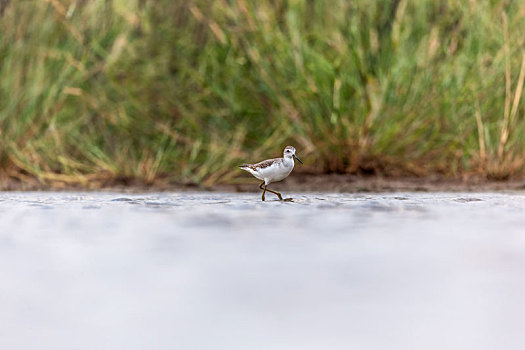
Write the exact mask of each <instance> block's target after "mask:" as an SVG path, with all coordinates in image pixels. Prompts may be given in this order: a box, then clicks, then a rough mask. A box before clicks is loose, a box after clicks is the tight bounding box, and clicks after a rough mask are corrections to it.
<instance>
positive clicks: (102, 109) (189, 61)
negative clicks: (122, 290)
mask: <svg viewBox="0 0 525 350" xmlns="http://www.w3.org/2000/svg"><path fill="white" fill-rule="evenodd" d="M523 28H525V3H523V2H520V1H505V0H494V1H481V0H472V1H457V0H440V1H433V0H418V1H416V0H379V1H368V0H354V1H347V0H331V1H315V0H214V1H210V0H206V1H205V0H184V1H183V0H35V1H15V0H11V1H9V0H0V33H1V34H0V76H1V79H0V146H1V147H0V174H2V178H3V179H6V178H16V179H21V180H26V179H30V178H37V179H38V180H39V181H41V182H43V183H49V184H81V185H85V186H96V185H100V184H105V183H108V181H109V182H111V181H115V180H117V181H119V180H120V181H127V180H130V179H139V180H141V181H143V182H146V183H153V182H155V181H168V182H179V183H199V184H204V185H208V184H213V183H216V182H221V181H222V182H225V181H232V180H233V179H234V178H235V177H236V176H237V174H238V173H237V172H236V171H235V170H234V165H236V164H237V163H238V162H239V161H242V162H244V161H249V160H258V159H260V158H264V157H267V156H270V155H272V156H273V155H278V154H279V153H280V152H281V150H282V148H283V147H284V146H285V145H286V144H288V143H290V144H294V145H295V146H296V148H297V149H298V150H299V151H300V153H301V154H302V155H304V158H306V160H307V163H308V164H309V165H308V166H307V167H306V168H305V169H309V170H310V171H315V172H340V173H375V174H384V175H418V176H424V175H429V174H436V173H438V174H442V175H445V176H462V175H469V174H476V175H481V176H487V177H492V178H498V179H502V178H507V177H509V176H522V175H523V174H524V169H525V157H524V151H525V138H524V137H523V136H522V135H524V132H525V119H524V117H525V107H524V101H523V94H524V93H523V84H524V79H525V37H524V36H523V34H522V33H523Z"/></svg>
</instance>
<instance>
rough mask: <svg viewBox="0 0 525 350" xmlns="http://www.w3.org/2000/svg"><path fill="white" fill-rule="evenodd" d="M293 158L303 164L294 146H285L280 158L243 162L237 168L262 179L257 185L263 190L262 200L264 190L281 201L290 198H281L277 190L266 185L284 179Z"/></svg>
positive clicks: (292, 164)
mask: <svg viewBox="0 0 525 350" xmlns="http://www.w3.org/2000/svg"><path fill="white" fill-rule="evenodd" d="M294 158H295V159H297V161H298V162H299V163H301V164H303V162H302V161H301V160H300V159H299V157H297V156H296V155H295V148H293V147H292V146H286V148H285V149H284V152H283V157H282V158H274V159H267V160H263V161H262V162H259V163H256V164H243V165H240V166H239V168H241V169H242V170H246V171H247V172H249V173H250V174H252V175H253V176H255V177H256V178H257V179H259V180H263V182H262V183H261V184H260V185H259V188H260V189H261V190H263V193H262V200H263V201H264V194H265V193H266V191H268V192H271V193H274V194H276V195H277V197H279V200H281V201H282V200H284V201H291V200H292V198H286V199H283V196H281V194H280V193H279V192H277V191H273V190H270V189H269V188H267V187H266V186H268V185H269V184H270V183H271V182H277V181H281V180H284V179H285V178H286V177H287V176H288V175H290V173H291V172H292V170H293V166H294V161H293V159H294ZM263 186H264V187H263Z"/></svg>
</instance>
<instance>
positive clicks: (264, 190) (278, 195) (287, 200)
mask: <svg viewBox="0 0 525 350" xmlns="http://www.w3.org/2000/svg"><path fill="white" fill-rule="evenodd" d="M263 186H264V187H263ZM259 188H260V189H261V190H263V193H262V200H263V201H264V199H265V197H264V194H265V193H266V191H268V192H271V193H273V194H276V195H277V197H279V200H280V201H285V202H290V201H292V198H286V199H283V196H282V195H281V194H280V193H279V192H277V191H274V190H270V189H269V188H268V187H266V185H265V182H263V183H261V184H260V185H259Z"/></svg>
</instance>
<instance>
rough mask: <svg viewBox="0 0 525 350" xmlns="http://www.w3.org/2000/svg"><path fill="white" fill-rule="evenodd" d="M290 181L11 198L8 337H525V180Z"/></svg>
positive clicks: (92, 343) (6, 246) (394, 345)
mask: <svg viewBox="0 0 525 350" xmlns="http://www.w3.org/2000/svg"><path fill="white" fill-rule="evenodd" d="M285 194H286V196H287V197H290V196H291V197H293V198H294V202H290V203H284V202H279V201H274V200H272V198H271V197H268V198H267V199H268V200H267V201H266V202H261V201H260V194H258V193H242V194H239V193H215V192H205V193H203V192H183V193H173V192H164V193H145V194H144V193H142V194H140V193H139V194H129V193H117V192H106V193H100V192H63V193H59V192H24V193H20V192H7V193H1V194H0V280H1V281H2V288H1V290H0V309H1V310H2V312H1V313H0V347H1V348H5V349H72V348H74V349H145V348H152V349H210V348H213V349H290V348H300V349H321V348H330V349H349V348H359V349H381V348H383V349H384V348H388V349H495V348H498V347H499V345H500V344H501V341H502V339H505V348H507V349H521V348H523V346H525V336H524V335H523V331H522V324H523V322H524V321H525V316H524V315H525V304H524V303H523V302H522V300H523V295H524V293H525V277H524V274H523V268H524V267H525V255H524V254H523V252H524V251H525V230H524V229H523V228H524V227H525V215H524V214H525V193H523V192H509V193H493V192H492V193H491V192H488V193H434V192H431V193H411V192H401V193H391V194H385V193H381V194H376V193H362V194H344V193H343V194H341V193H323V192H315V193H311V192H291V193H285ZM445 335H446V336H445Z"/></svg>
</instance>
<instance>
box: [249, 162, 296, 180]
mask: <svg viewBox="0 0 525 350" xmlns="http://www.w3.org/2000/svg"><path fill="white" fill-rule="evenodd" d="M293 166H294V163H293V161H292V162H290V164H285V163H284V162H276V163H274V164H272V165H270V166H269V167H266V168H263V169H258V171H257V176H256V177H257V178H259V179H261V180H264V181H266V184H269V183H270V182H274V181H281V180H283V179H284V178H286V177H287V176H288V175H290V173H291V172H292V170H293Z"/></svg>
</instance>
